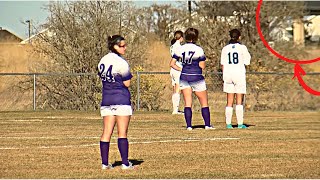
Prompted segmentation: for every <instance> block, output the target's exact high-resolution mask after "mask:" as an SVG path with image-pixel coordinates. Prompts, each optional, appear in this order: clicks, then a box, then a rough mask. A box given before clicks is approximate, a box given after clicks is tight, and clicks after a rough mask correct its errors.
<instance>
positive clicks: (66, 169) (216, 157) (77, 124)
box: [0, 111, 320, 179]
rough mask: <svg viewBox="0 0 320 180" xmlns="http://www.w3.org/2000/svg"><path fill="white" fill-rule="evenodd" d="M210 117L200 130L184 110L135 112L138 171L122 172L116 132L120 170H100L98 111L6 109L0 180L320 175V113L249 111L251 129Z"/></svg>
mask: <svg viewBox="0 0 320 180" xmlns="http://www.w3.org/2000/svg"><path fill="white" fill-rule="evenodd" d="M211 116H212V121H213V124H214V125H215V126H216V128H217V129H216V130H209V131H208V130H204V129H203V127H202V125H203V121H202V118H201V114H199V113H194V116H193V125H194V126H195V127H196V128H195V129H194V130H193V131H186V130H185V123H184V118H183V116H181V115H171V114H169V113H165V112H163V113H161V112H157V113H143V112H136V113H134V116H133V117H132V121H131V124H130V127H129V134H128V136H129V137H128V138H129V142H130V150H129V159H130V160H131V161H132V162H133V163H134V164H135V165H136V169H135V170H129V171H123V170H121V169H120V164H121V162H120V161H121V159H120V155H119V152H118V149H117V144H116V141H117V136H116V129H115V132H114V136H113V139H112V144H111V147H110V156H109V161H110V162H111V163H115V165H116V166H115V169H113V170H101V161H100V150H99V136H100V134H101V131H102V129H101V128H102V126H101V123H102V122H101V118H100V116H99V112H77V111H52V112H0V139H1V140H0V178H5V179H7V178H9V179H11V178H12V179H19V178H25V179H29V178H30V179H33V178H41V179H47V178H59V179H63V178H77V179H78V178H83V179H96V178H99V179H109V178H117V179H123V178H135V179H136V178H139V179H141V178H162V179H163V178H175V179H181V178H201V179H202V178H206V179H220V178H242V179H244V178H255V179H260V178H262V179H265V178H266V179H273V178H280V179H282V178H286V179H287V178H290V179H295V178H305V179H309V178H318V179H319V178H320V171H319V169H320V152H319V149H320V112H247V113H246V114H245V122H246V124H248V125H249V129H246V130H238V129H233V130H227V129H225V124H224V115H223V113H212V114H211ZM234 116H235V115H234ZM233 123H234V124H235V119H233Z"/></svg>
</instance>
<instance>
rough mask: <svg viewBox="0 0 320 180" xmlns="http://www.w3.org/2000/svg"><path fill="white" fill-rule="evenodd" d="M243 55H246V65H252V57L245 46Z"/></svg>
mask: <svg viewBox="0 0 320 180" xmlns="http://www.w3.org/2000/svg"><path fill="white" fill-rule="evenodd" d="M243 55H244V64H245V65H250V60H251V55H250V53H249V51H248V49H247V47H246V46H244V48H243Z"/></svg>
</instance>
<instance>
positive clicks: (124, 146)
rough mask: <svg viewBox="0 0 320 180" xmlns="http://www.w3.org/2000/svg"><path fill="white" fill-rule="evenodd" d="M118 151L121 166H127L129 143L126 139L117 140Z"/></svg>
mask: <svg viewBox="0 0 320 180" xmlns="http://www.w3.org/2000/svg"><path fill="white" fill-rule="evenodd" d="M118 149H119V152H120V155H121V159H122V164H125V165H126V166H129V161H128V154H129V143H128V139H127V138H118Z"/></svg>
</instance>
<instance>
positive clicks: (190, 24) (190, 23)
mask: <svg viewBox="0 0 320 180" xmlns="http://www.w3.org/2000/svg"><path fill="white" fill-rule="evenodd" d="M188 10H189V27H191V26H192V22H191V1H188Z"/></svg>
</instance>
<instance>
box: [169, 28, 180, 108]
mask: <svg viewBox="0 0 320 180" xmlns="http://www.w3.org/2000/svg"><path fill="white" fill-rule="evenodd" d="M182 41H183V32H182V31H180V30H179V31H176V32H175V33H174V38H173V39H172V41H171V47H170V53H171V57H172V56H173V55H174V52H176V51H177V49H179V48H180V47H181V43H182ZM171 61H172V60H171ZM170 65H171V62H170ZM176 65H177V66H178V67H180V68H182V63H181V62H180V61H176ZM180 75H181V71H178V70H175V69H174V68H172V67H171V69H170V76H171V81H172V87H173V93H172V107H173V111H172V114H183V113H181V112H179V104H180V92H181V90H180V87H179V86H180V85H179V81H180Z"/></svg>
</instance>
